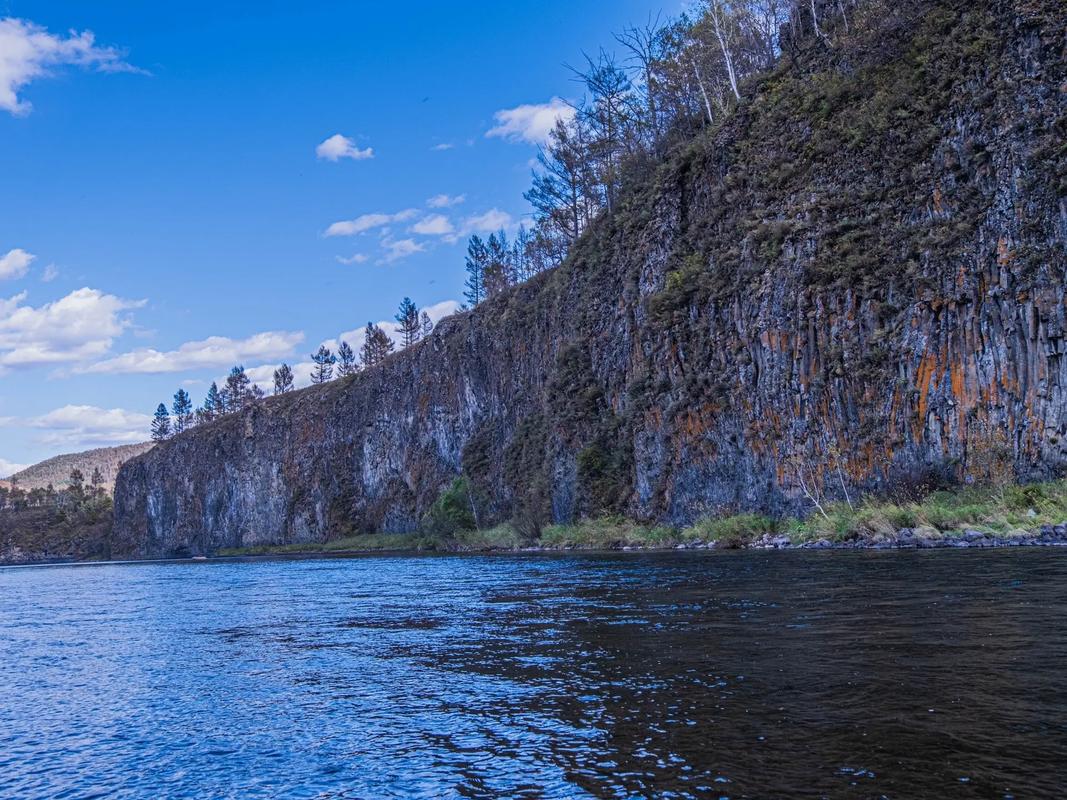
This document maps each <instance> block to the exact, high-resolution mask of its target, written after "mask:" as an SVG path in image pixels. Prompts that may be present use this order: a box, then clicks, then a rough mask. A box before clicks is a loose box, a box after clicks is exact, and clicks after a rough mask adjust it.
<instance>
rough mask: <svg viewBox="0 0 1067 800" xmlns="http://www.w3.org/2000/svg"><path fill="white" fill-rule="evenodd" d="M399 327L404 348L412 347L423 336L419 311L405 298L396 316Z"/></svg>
mask: <svg viewBox="0 0 1067 800" xmlns="http://www.w3.org/2000/svg"><path fill="white" fill-rule="evenodd" d="M396 322H397V327H398V328H399V329H400V338H401V343H402V345H403V346H404V347H411V345H413V344H415V342H417V341H418V340H419V337H420V336H421V335H422V323H421V322H420V321H419V309H418V307H416V305H415V304H414V303H413V302H412V301H411V298H410V297H405V298H404V299H403V300H401V301H400V310H399V311H398V312H397V314H396Z"/></svg>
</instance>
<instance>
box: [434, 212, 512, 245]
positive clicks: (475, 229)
mask: <svg viewBox="0 0 1067 800" xmlns="http://www.w3.org/2000/svg"><path fill="white" fill-rule="evenodd" d="M514 229H515V220H514V218H513V217H512V216H511V214H509V213H508V212H506V211H501V210H500V209H499V208H491V209H489V210H488V211H486V212H484V213H482V214H474V215H473V216H470V217H466V218H465V219H464V220H463V221H462V222H461V223H460V225H459V227H458V228H457V229H456V230H454V231H453V232H452V233H450V234H447V235H446V236H445V237H444V238H445V241H447V242H457V241H459V240H460V239H462V238H464V237H466V236H471V235H473V234H476V233H495V232H496V231H499V230H504V231H511V230H514Z"/></svg>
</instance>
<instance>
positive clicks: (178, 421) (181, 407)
mask: <svg viewBox="0 0 1067 800" xmlns="http://www.w3.org/2000/svg"><path fill="white" fill-rule="evenodd" d="M171 411H172V412H173V413H174V432H175V433H181V432H182V431H184V430H185V429H186V428H189V427H192V424H193V401H192V400H190V399H189V393H188V392H187V391H185V389H179V390H178V391H177V392H175V393H174V405H173V406H171Z"/></svg>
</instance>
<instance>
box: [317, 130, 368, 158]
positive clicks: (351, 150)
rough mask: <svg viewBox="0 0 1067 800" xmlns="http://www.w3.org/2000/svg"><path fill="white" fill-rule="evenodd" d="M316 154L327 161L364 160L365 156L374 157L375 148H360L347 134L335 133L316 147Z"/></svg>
mask: <svg viewBox="0 0 1067 800" xmlns="http://www.w3.org/2000/svg"><path fill="white" fill-rule="evenodd" d="M315 155H317V156H318V157H319V158H323V159H326V160H327V161H337V160H339V159H342V158H351V159H352V160H353V161H362V160H363V159H365V158H374V148H372V147H368V148H366V149H364V150H360V149H359V148H358V147H357V146H356V143H355V142H354V141H352V140H351V139H349V138H348V137H347V136H342V135H341V134H339V133H335V134H334V135H333V136H331V137H330V138H329V139H327V140H326V141H324V142H322V143H321V144H320V145H319V146H318V147H316V148H315Z"/></svg>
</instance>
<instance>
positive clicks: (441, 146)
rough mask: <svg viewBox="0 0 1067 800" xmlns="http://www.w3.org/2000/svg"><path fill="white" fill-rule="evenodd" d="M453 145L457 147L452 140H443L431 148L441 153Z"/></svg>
mask: <svg viewBox="0 0 1067 800" xmlns="http://www.w3.org/2000/svg"><path fill="white" fill-rule="evenodd" d="M453 147H455V145H454V144H452V143H451V142H441V143H440V144H435V145H434V146H433V147H431V148H430V149H431V150H435V151H437V152H439V153H440V152H442V151H444V150H451V149H452V148H453Z"/></svg>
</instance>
